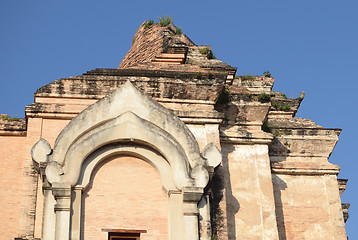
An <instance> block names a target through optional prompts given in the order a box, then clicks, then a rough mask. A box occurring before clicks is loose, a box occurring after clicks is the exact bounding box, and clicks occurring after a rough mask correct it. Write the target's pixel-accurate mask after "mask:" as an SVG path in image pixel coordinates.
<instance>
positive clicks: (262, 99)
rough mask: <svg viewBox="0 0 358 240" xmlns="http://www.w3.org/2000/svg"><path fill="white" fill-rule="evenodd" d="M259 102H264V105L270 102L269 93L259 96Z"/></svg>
mask: <svg viewBox="0 0 358 240" xmlns="http://www.w3.org/2000/svg"><path fill="white" fill-rule="evenodd" d="M259 101H260V102H262V103H266V102H269V101H270V95H269V94H267V93H261V94H260V95H259Z"/></svg>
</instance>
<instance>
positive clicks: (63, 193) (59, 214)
mask: <svg viewBox="0 0 358 240" xmlns="http://www.w3.org/2000/svg"><path fill="white" fill-rule="evenodd" d="M52 194H53V195H54V196H55V199H56V204H55V213H56V228H55V231H56V232H55V240H69V237H70V210H71V185H70V184H69V183H59V182H54V183H53V184H52Z"/></svg>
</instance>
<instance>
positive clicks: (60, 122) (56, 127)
mask: <svg viewBox="0 0 358 240" xmlns="http://www.w3.org/2000/svg"><path fill="white" fill-rule="evenodd" d="M69 122H70V120H66V119H44V120H43V125H42V137H43V138H44V139H46V140H47V141H48V142H49V143H50V144H51V147H52V148H53V147H54V144H55V141H56V138H57V136H58V135H59V134H60V132H61V131H62V129H64V128H65V127H66V125H67V124H68V123H69Z"/></svg>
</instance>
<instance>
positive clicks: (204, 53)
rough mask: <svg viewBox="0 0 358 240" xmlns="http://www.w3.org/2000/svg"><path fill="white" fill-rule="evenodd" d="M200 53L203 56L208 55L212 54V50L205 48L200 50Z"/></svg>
mask: <svg viewBox="0 0 358 240" xmlns="http://www.w3.org/2000/svg"><path fill="white" fill-rule="evenodd" d="M199 52H200V53H201V54H203V55H207V54H208V53H209V52H210V49H209V48H207V47H205V48H200V50H199Z"/></svg>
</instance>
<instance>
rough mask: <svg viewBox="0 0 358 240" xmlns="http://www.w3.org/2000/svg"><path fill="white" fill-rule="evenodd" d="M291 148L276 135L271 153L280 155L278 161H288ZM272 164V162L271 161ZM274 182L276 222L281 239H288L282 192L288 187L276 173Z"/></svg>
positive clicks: (273, 178)
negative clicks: (287, 157) (287, 156)
mask: <svg viewBox="0 0 358 240" xmlns="http://www.w3.org/2000/svg"><path fill="white" fill-rule="evenodd" d="M289 152H290V150H289V149H288V148H287V147H286V146H285V145H283V144H282V143H281V142H280V141H279V140H278V139H277V138H276V137H275V138H274V140H273V144H272V146H271V148H270V156H271V155H279V156H280V158H279V160H276V162H277V163H280V162H284V161H286V155H287V154H288V153H289ZM271 164H272V163H271ZM271 176H272V184H273V191H274V192H273V194H274V198H275V213H276V224H277V231H278V237H279V240H286V239H287V236H286V226H285V217H284V214H283V204H282V196H281V195H282V194H281V192H282V191H284V190H285V189H286V188H287V184H286V182H285V181H283V180H282V179H281V178H280V177H278V176H277V175H276V174H274V173H273V174H272V175H271Z"/></svg>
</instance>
